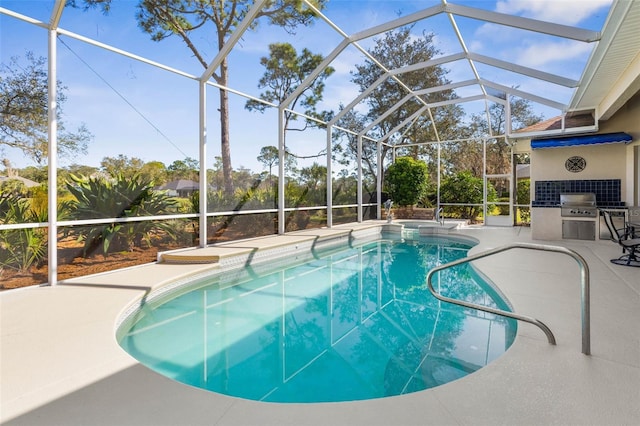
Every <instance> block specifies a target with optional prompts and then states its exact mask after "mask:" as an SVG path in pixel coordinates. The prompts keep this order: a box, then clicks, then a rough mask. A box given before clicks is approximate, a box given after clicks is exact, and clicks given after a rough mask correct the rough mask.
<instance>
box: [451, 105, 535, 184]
mask: <svg viewBox="0 0 640 426" xmlns="http://www.w3.org/2000/svg"><path fill="white" fill-rule="evenodd" d="M500 97H502V98H503V99H506V95H502V96H500ZM509 103H510V105H509V108H510V110H511V125H512V127H513V130H517V129H519V128H523V127H527V126H531V125H533V124H535V123H538V122H540V121H542V120H544V115H536V114H535V113H534V112H533V109H532V107H531V102H530V101H529V100H527V99H522V98H514V97H510V98H509ZM506 132H507V128H506V111H505V106H504V105H503V104H501V103H492V104H491V105H490V106H489V121H487V116H486V114H472V116H471V125H470V126H469V127H468V128H467V129H466V130H465V133H467V134H468V135H469V136H468V137H475V138H477V140H478V141H480V140H482V139H483V138H487V137H489V136H491V135H504V134H506ZM478 141H463V142H461V143H458V144H456V146H455V149H454V150H453V152H452V157H451V161H452V162H454V163H455V164H457V168H458V169H459V170H466V169H470V168H473V169H474V174H475V175H476V176H482V172H483V171H482V149H479V148H478V145H479V144H478ZM510 164H511V150H510V146H509V145H508V143H507V142H506V141H505V139H504V138H503V137H499V138H495V139H489V141H488V143H487V170H486V172H487V173H489V174H504V173H510V168H509V165H510Z"/></svg>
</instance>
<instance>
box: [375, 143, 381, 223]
mask: <svg viewBox="0 0 640 426" xmlns="http://www.w3.org/2000/svg"><path fill="white" fill-rule="evenodd" d="M377 146H378V149H377V150H376V156H377V160H378V164H377V169H378V176H377V177H376V202H377V204H378V205H377V206H376V218H377V219H378V220H380V219H382V201H381V200H382V153H381V149H382V141H381V140H378V143H377Z"/></svg>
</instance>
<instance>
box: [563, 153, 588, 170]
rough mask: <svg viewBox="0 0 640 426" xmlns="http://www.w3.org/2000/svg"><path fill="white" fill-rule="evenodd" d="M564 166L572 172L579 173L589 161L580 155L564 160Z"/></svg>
mask: <svg viewBox="0 0 640 426" xmlns="http://www.w3.org/2000/svg"><path fill="white" fill-rule="evenodd" d="M564 167H565V168H566V169H567V170H568V171H570V172H572V173H578V172H581V171H583V170H584V168H585V167H587V162H586V160H585V159H584V158H582V157H579V156H575V157H570V158H569V159H567V161H565V162H564Z"/></svg>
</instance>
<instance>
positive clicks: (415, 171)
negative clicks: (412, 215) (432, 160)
mask: <svg viewBox="0 0 640 426" xmlns="http://www.w3.org/2000/svg"><path fill="white" fill-rule="evenodd" d="M428 178H429V175H428V170H427V165H426V164H425V163H424V162H422V161H419V160H414V159H413V158H411V157H400V158H397V159H396V161H395V162H394V163H393V164H391V165H390V166H389V168H388V169H387V173H386V175H385V189H386V191H387V192H388V193H389V196H390V197H391V200H392V201H393V202H394V203H395V204H397V205H399V206H412V205H414V204H416V203H417V202H418V200H420V198H421V197H423V196H424V195H425V193H426V191H427V185H428Z"/></svg>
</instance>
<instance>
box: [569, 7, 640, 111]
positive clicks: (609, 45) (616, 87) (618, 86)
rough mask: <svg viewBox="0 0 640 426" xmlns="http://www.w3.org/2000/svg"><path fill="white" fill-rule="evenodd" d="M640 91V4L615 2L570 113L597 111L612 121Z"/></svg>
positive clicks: (573, 100) (570, 106)
mask: <svg viewBox="0 0 640 426" xmlns="http://www.w3.org/2000/svg"><path fill="white" fill-rule="evenodd" d="M639 89H640V2H639V1H619V2H616V3H614V5H613V6H612V11H611V14H610V16H609V19H608V20H607V22H606V23H605V26H604V29H603V36H602V40H601V41H600V42H599V44H598V46H597V47H596V49H595V50H594V52H593V54H592V56H591V58H590V60H589V62H588V63H587V66H586V68H585V72H584V74H583V76H582V79H581V82H580V86H579V87H578V90H577V91H576V94H575V96H574V98H573V99H572V101H571V103H570V105H569V108H570V110H589V109H594V110H595V112H596V118H597V119H598V120H606V119H608V118H610V117H611V116H612V115H613V114H614V113H615V112H616V111H617V110H618V109H619V108H620V107H621V106H622V105H624V103H625V102H626V101H627V100H629V99H630V98H631V97H632V96H633V95H634V94H635V93H637V92H638V90H639Z"/></svg>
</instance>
